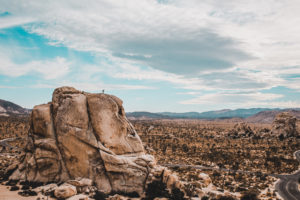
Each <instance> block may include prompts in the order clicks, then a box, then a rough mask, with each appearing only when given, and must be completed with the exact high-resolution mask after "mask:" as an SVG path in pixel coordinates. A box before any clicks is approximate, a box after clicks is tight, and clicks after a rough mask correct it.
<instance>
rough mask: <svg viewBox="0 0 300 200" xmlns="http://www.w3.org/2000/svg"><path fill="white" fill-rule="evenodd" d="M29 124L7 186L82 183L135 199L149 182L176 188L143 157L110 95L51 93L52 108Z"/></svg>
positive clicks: (41, 109)
mask: <svg viewBox="0 0 300 200" xmlns="http://www.w3.org/2000/svg"><path fill="white" fill-rule="evenodd" d="M30 121H31V122H30V123H31V125H30V130H29V132H28V138H27V139H28V141H27V145H26V148H25V150H24V152H23V154H22V156H21V159H20V160H19V161H18V163H15V164H14V165H13V166H11V167H10V169H9V170H10V171H12V174H11V175H10V177H9V179H10V180H16V181H28V182H37V183H44V184H46V183H66V182H68V183H70V182H72V180H88V181H90V183H89V185H93V186H94V187H96V188H97V190H98V191H101V192H103V193H105V194H110V193H122V194H124V193H137V194H139V195H140V196H142V195H143V194H144V193H145V188H146V187H147V184H149V183H151V182H153V181H161V182H162V183H164V184H166V186H167V188H168V189H170V190H172V189H174V188H180V184H181V182H180V181H178V178H177V176H176V175H174V174H172V173H171V172H170V171H169V170H168V169H166V168H165V167H161V166H158V165H156V162H155V159H154V157H153V156H151V155H147V154H145V152H144V148H143V145H142V142H141V140H140V138H139V136H138V134H137V133H136V131H135V129H134V127H133V126H132V125H131V123H130V122H129V121H128V120H127V118H126V116H125V111H124V108H123V106H122V100H120V99H119V98H117V97H115V96H113V95H108V94H102V93H98V94H94V93H87V92H82V91H79V90H76V89H75V88H72V87H61V88H57V89H55V91H54V92H53V97H52V102H49V103H48V104H42V105H37V106H35V107H34V108H33V110H32V113H31V120H30ZM59 192H61V191H58V192H57V193H59ZM61 193H62V192H61ZM73 193H74V194H75V192H73Z"/></svg>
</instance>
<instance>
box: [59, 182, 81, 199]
mask: <svg viewBox="0 0 300 200" xmlns="http://www.w3.org/2000/svg"><path fill="white" fill-rule="evenodd" d="M76 194H77V190H76V187H75V186H73V185H70V184H67V183H65V184H63V185H61V186H59V187H57V188H56V189H55V190H54V195H55V197H57V198H62V199H66V198H69V197H71V196H74V195H76Z"/></svg>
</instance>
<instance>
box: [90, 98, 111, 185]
mask: <svg viewBox="0 0 300 200" xmlns="http://www.w3.org/2000/svg"><path fill="white" fill-rule="evenodd" d="M85 96H86V109H87V114H88V119H89V128H91V129H92V133H93V135H94V136H95V138H96V140H97V144H98V143H99V142H100V143H101V140H100V137H99V136H98V134H95V130H94V128H93V125H92V120H91V115H90V107H89V103H88V99H87V95H86V94H85ZM98 152H99V155H100V158H101V162H102V163H103V169H104V174H105V176H106V178H107V180H108V181H109V184H110V187H111V188H112V182H111V180H110V178H109V176H108V175H107V170H106V168H105V164H104V161H103V158H102V156H101V149H100V148H99V147H98ZM106 153H108V152H106Z"/></svg>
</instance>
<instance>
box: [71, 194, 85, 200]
mask: <svg viewBox="0 0 300 200" xmlns="http://www.w3.org/2000/svg"><path fill="white" fill-rule="evenodd" d="M88 199H89V197H88V196H87V195H85V194H77V195H74V196H72V197H70V198H67V200H88Z"/></svg>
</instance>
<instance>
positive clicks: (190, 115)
mask: <svg viewBox="0 0 300 200" xmlns="http://www.w3.org/2000/svg"><path fill="white" fill-rule="evenodd" d="M280 112H290V113H291V114H292V115H294V116H295V117H297V118H299V119H300V109H299V108H291V109H280V108H274V109H271V108H249V109H236V110H230V109H226V110H217V111H208V112H201V113H198V112H185V113H173V112H160V113H151V112H129V113H126V115H127V117H128V118H129V119H209V120H213V119H232V118H242V119H244V120H245V121H247V122H251V123H271V122H272V121H273V119H274V118H275V116H276V115H277V114H278V113H280Z"/></svg>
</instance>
